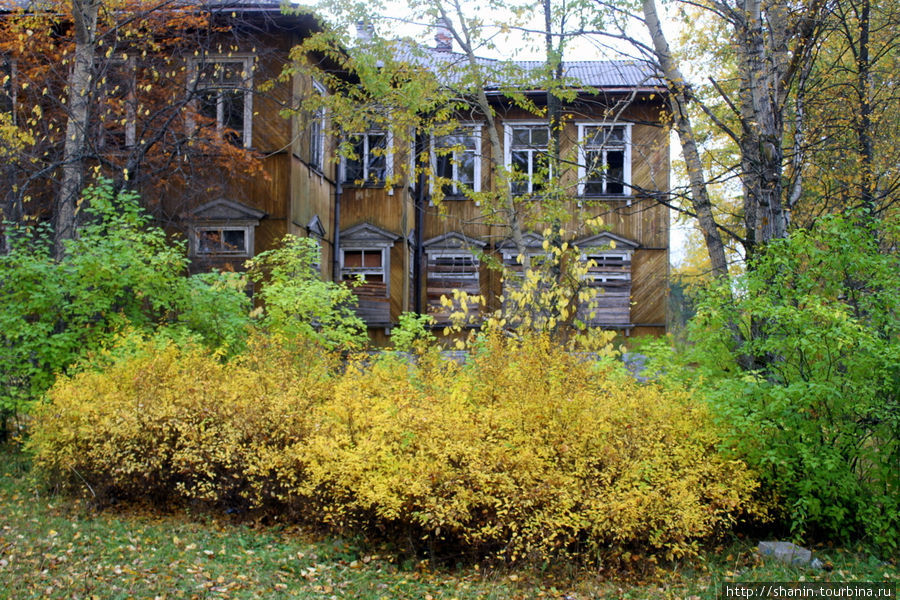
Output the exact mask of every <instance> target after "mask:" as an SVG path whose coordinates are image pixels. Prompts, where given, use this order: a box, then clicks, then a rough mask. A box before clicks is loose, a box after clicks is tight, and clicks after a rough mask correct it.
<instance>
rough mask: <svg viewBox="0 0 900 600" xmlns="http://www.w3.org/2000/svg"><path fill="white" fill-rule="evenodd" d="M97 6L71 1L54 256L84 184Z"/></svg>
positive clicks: (70, 234) (88, 0)
mask: <svg viewBox="0 0 900 600" xmlns="http://www.w3.org/2000/svg"><path fill="white" fill-rule="evenodd" d="M99 8H100V0H72V21H73V26H74V28H75V57H74V60H75V63H74V65H73V67H72V74H71V75H70V76H69V95H68V105H69V108H68V119H67V123H66V141H65V145H64V147H63V166H62V183H61V185H60V189H59V195H58V196H57V198H56V210H55V211H54V213H55V214H54V251H55V253H56V256H57V257H61V256H62V254H63V252H64V246H63V241H64V240H69V239H73V238H74V237H75V208H76V205H77V201H78V195H79V194H80V193H81V188H82V186H83V183H84V164H83V163H84V154H85V147H86V141H87V128H88V121H89V118H90V91H91V87H92V81H91V74H92V71H93V65H94V45H95V43H96V32H97V14H98V11H99Z"/></svg>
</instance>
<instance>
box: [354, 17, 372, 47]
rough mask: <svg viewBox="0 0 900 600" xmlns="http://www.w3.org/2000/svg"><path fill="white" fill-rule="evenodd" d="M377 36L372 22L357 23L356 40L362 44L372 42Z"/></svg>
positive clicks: (360, 21)
mask: <svg viewBox="0 0 900 600" xmlns="http://www.w3.org/2000/svg"><path fill="white" fill-rule="evenodd" d="M374 36H375V26H374V25H372V23H371V22H370V21H363V20H359V21H357V22H356V39H358V40H359V41H361V42H371V41H372V38H373V37H374Z"/></svg>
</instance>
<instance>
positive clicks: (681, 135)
mask: <svg viewBox="0 0 900 600" xmlns="http://www.w3.org/2000/svg"><path fill="white" fill-rule="evenodd" d="M643 10H644V21H645V23H646V25H647V29H648V30H649V32H650V37H651V39H652V40H653V50H654V53H655V55H656V59H657V61H659V64H660V66H661V67H662V70H663V75H664V76H665V78H666V81H667V84H668V87H669V105H670V107H671V110H672V118H673V124H674V126H675V131H677V132H678V139H679V140H680V142H681V151H682V154H683V156H684V162H685V165H686V166H687V172H688V178H689V179H690V183H691V207H692V208H693V211H694V213H695V214H696V215H697V221H698V224H699V225H700V231H701V232H702V233H703V239H704V241H705V242H706V251H707V252H708V253H709V261H710V264H711V265H712V273H713V276H714V277H727V276H728V262H727V261H726V258H725V246H724V244H723V243H722V236H721V234H720V232H719V227H718V225H717V224H716V221H715V217H714V216H713V212H712V202H710V199H709V192H708V190H707V188H706V178H705V175H704V172H703V163H702V162H701V161H700V152H699V150H698V149H697V141H696V138H695V137H694V129H693V126H692V124H691V118H690V115H689V114H688V113H687V106H688V104H689V102H690V97H689V93H688V87H687V83H686V82H685V80H684V76H683V75H682V74H681V70H680V69H679V67H678V64H677V63H676V62H675V60H674V58H673V57H672V53H671V51H670V49H669V43H668V41H667V40H666V37H665V35H664V34H663V31H662V26H661V24H660V21H659V15H658V14H657V11H656V0H643Z"/></svg>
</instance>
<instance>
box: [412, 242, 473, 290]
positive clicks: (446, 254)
mask: <svg viewBox="0 0 900 600" xmlns="http://www.w3.org/2000/svg"><path fill="white" fill-rule="evenodd" d="M425 254H426V261H425V269H426V272H427V273H428V274H427V277H428V278H431V279H453V280H463V281H473V282H475V283H478V284H480V283H481V261H480V260H479V259H478V256H477V255H476V254H475V253H474V252H471V251H467V250H462V249H460V250H448V249H446V248H435V249H434V250H430V251H429V250H425ZM441 258H450V259H457V258H460V259H464V260H467V261H471V264H469V265H465V268H466V270H465V271H464V272H460V273H455V272H454V273H439V272H432V271H431V270H430V268H431V267H436V266H438V265H437V263H436V260H437V259H441ZM451 266H454V267H455V265H451Z"/></svg>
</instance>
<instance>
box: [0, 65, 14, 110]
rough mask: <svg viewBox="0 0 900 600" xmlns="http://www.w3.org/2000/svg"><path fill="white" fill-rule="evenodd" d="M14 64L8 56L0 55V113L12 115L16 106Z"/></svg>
mask: <svg viewBox="0 0 900 600" xmlns="http://www.w3.org/2000/svg"><path fill="white" fill-rule="evenodd" d="M15 78H16V64H15V61H14V60H13V59H12V58H10V57H9V56H4V55H0V112H7V113H13V112H14V111H13V109H14V108H15V105H16V86H15Z"/></svg>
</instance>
